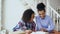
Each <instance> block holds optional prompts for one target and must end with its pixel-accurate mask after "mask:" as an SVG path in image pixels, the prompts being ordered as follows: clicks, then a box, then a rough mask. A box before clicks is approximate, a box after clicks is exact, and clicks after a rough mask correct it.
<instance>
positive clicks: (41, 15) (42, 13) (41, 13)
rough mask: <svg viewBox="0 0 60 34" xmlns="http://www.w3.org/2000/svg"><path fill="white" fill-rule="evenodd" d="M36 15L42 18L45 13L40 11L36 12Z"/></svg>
mask: <svg viewBox="0 0 60 34" xmlns="http://www.w3.org/2000/svg"><path fill="white" fill-rule="evenodd" d="M38 14H39V16H40V17H41V18H44V17H45V11H44V10H42V11H38Z"/></svg>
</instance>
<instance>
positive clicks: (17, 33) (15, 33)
mask: <svg viewBox="0 0 60 34" xmlns="http://www.w3.org/2000/svg"><path fill="white" fill-rule="evenodd" d="M19 33H20V32H10V34H19ZM50 34H60V32H57V31H54V33H50Z"/></svg>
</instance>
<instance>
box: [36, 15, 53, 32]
mask: <svg viewBox="0 0 60 34" xmlns="http://www.w3.org/2000/svg"><path fill="white" fill-rule="evenodd" d="M36 24H37V30H40V29H41V28H45V29H46V30H47V31H52V30H54V23H53V20H52V19H51V18H50V17H49V16H47V15H46V16H45V18H44V19H42V18H41V17H40V16H36Z"/></svg>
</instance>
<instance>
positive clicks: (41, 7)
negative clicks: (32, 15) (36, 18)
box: [37, 3, 46, 11]
mask: <svg viewBox="0 0 60 34" xmlns="http://www.w3.org/2000/svg"><path fill="white" fill-rule="evenodd" d="M45 7H46V6H45V5H44V4H43V3H39V4H37V10H38V11H42V10H44V11H45Z"/></svg>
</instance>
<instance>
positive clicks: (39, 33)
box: [31, 31, 48, 34]
mask: <svg viewBox="0 0 60 34" xmlns="http://www.w3.org/2000/svg"><path fill="white" fill-rule="evenodd" d="M31 34H48V32H42V31H37V32H32V33H31Z"/></svg>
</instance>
